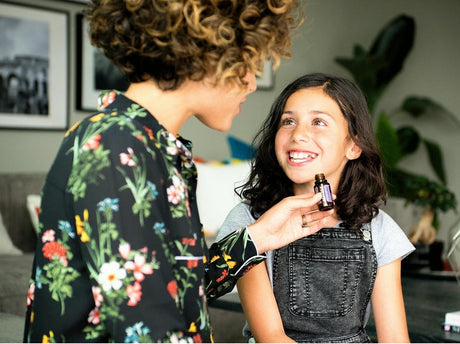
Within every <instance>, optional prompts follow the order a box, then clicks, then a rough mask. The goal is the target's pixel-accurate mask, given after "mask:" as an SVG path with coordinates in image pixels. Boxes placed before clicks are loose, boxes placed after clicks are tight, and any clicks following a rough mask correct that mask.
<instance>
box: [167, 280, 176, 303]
mask: <svg viewBox="0 0 460 344" xmlns="http://www.w3.org/2000/svg"><path fill="white" fill-rule="evenodd" d="M167 288H168V292H169V295H171V297H172V298H173V299H174V300H175V299H176V297H177V283H176V281H175V280H172V281H170V282H169V283H168V286H167Z"/></svg>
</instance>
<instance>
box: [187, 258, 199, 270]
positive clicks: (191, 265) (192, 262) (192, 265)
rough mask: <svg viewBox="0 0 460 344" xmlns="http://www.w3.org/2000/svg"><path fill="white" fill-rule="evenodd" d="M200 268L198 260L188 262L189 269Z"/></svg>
mask: <svg viewBox="0 0 460 344" xmlns="http://www.w3.org/2000/svg"><path fill="white" fill-rule="evenodd" d="M197 266H198V260H197V259H190V260H188V261H187V268H188V269H191V268H196V267H197Z"/></svg>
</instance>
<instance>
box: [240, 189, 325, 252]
mask: <svg viewBox="0 0 460 344" xmlns="http://www.w3.org/2000/svg"><path fill="white" fill-rule="evenodd" d="M320 199H321V194H320V193H317V194H313V193H310V194H305V195H298V196H291V197H286V198H285V199H283V200H282V201H280V202H279V203H278V204H276V205H274V206H273V207H272V208H270V209H269V210H268V211H266V212H265V213H264V214H263V215H262V216H261V217H260V218H259V219H258V220H257V221H256V222H254V223H253V224H252V225H250V226H248V231H249V233H250V234H251V237H252V240H253V241H254V243H255V244H256V246H257V250H258V251H259V253H263V252H266V251H269V250H274V249H277V248H280V247H282V246H285V245H287V244H289V243H291V242H293V241H295V240H297V239H300V238H303V237H305V236H308V235H311V234H313V233H316V232H317V231H319V230H320V229H321V228H323V227H325V225H326V222H327V221H328V220H330V218H329V217H330V216H331V215H332V214H333V213H334V210H332V209H331V210H328V211H319V210H318V205H317V203H318V201H319V200H320Z"/></svg>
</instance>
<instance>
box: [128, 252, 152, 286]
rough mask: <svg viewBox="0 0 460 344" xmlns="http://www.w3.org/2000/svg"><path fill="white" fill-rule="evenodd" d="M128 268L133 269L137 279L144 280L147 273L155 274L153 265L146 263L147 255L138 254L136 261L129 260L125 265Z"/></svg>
mask: <svg viewBox="0 0 460 344" xmlns="http://www.w3.org/2000/svg"><path fill="white" fill-rule="evenodd" d="M124 267H125V269H126V270H130V271H133V274H134V278H135V279H136V281H139V282H142V281H143V280H144V279H145V276H144V274H145V275H151V274H153V268H152V266H151V265H146V264H145V257H144V256H141V255H139V254H138V255H136V256H135V257H134V261H132V260H129V261H127V262H126V263H125V265H124Z"/></svg>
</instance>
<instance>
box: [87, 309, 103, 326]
mask: <svg viewBox="0 0 460 344" xmlns="http://www.w3.org/2000/svg"><path fill="white" fill-rule="evenodd" d="M88 322H89V323H90V324H93V325H97V324H99V323H100V322H101V313H100V312H99V309H98V308H94V309H93V310H92V311H91V312H90V313H89V315H88Z"/></svg>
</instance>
